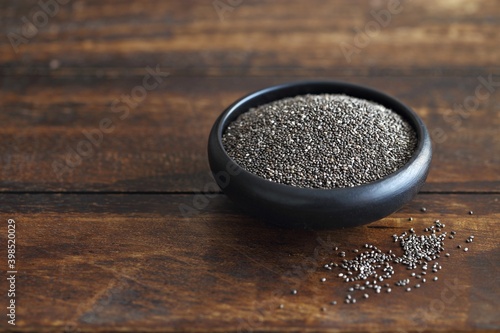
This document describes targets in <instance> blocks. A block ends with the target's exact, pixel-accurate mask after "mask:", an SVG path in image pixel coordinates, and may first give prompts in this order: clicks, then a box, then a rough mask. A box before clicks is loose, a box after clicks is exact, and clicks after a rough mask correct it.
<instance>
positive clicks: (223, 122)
mask: <svg viewBox="0 0 500 333" xmlns="http://www.w3.org/2000/svg"><path fill="white" fill-rule="evenodd" d="M312 86H330V87H331V88H344V89H347V90H350V91H354V92H358V93H360V94H368V95H370V96H376V97H377V98H379V99H380V100H383V101H390V103H391V104H393V105H395V106H396V107H397V108H394V107H388V106H387V105H385V104H384V103H383V102H381V101H379V100H370V99H367V98H364V97H357V96H352V95H351V94H349V93H343V92H323V93H307V92H306V93H299V94H295V95H287V96H284V97H281V98H278V99H276V98H272V99H269V101H268V102H265V103H259V104H258V105H259V106H260V105H264V104H267V103H270V102H272V101H276V100H279V99H282V98H288V97H294V96H299V95H306V94H345V95H348V96H351V97H355V98H359V99H365V100H369V101H372V102H375V103H377V104H380V105H383V106H385V107H386V108H388V109H390V110H391V111H393V112H396V113H397V114H399V115H400V116H401V117H403V119H405V120H406V121H407V122H408V123H409V124H410V125H411V126H412V128H413V129H414V130H415V133H416V136H417V145H416V147H415V150H414V152H413V155H412V156H411V158H410V159H409V160H408V161H407V162H406V163H405V165H403V166H402V167H401V168H399V169H398V170H396V171H394V172H392V173H390V174H388V175H386V176H384V177H382V178H380V179H377V180H375V181H372V182H369V183H366V184H361V185H356V186H351V187H335V188H309V187H298V186H294V185H288V184H282V183H277V182H274V181H271V180H267V179H265V178H262V177H260V176H258V175H256V174H254V173H251V172H250V171H247V170H246V169H245V168H243V167H242V166H240V165H239V164H238V163H237V162H236V161H235V160H234V159H232V158H231V157H230V156H229V154H228V153H227V151H226V149H225V147H224V144H223V143H222V135H223V132H224V131H225V129H226V128H227V126H228V125H229V124H230V123H231V122H232V121H234V120H235V119H236V118H237V117H238V116H239V115H240V114H242V113H244V112H248V111H249V110H250V108H253V107H256V106H252V107H250V108H248V109H247V110H245V111H243V112H239V111H241V108H242V107H244V105H245V104H248V103H250V102H252V101H254V100H255V99H258V98H261V97H262V96H266V95H270V94H273V93H276V92H287V91H289V90H292V89H301V88H307V87H312ZM214 134H216V139H217V141H216V142H217V145H218V146H219V147H218V148H219V149H220V150H221V152H223V155H224V157H225V158H226V159H227V161H228V162H231V163H233V164H234V166H236V167H237V168H238V174H239V173H243V174H244V176H245V177H246V178H248V179H251V180H252V182H257V184H259V185H260V186H263V187H273V188H274V189H275V190H277V191H280V192H281V191H286V192H287V193H294V194H295V195H297V196H302V195H304V196H310V195H313V196H315V197H330V196H332V195H333V196H336V195H342V196H343V195H346V194H348V193H350V194H353V195H355V194H358V193H360V191H363V192H364V191H367V192H372V191H375V190H378V189H379V188H380V184H386V183H388V182H391V181H392V182H394V181H396V180H398V179H399V178H400V176H401V175H402V174H405V173H406V174H408V173H411V172H410V169H411V168H412V167H413V166H414V165H415V164H421V163H423V162H425V158H424V156H422V154H423V153H424V150H425V148H426V145H428V146H430V137H429V133H428V131H427V128H426V126H425V124H424V123H423V121H422V120H421V119H420V117H419V116H418V115H417V114H416V113H415V111H413V110H412V109H411V108H410V107H408V106H407V105H406V104H404V103H402V102H401V101H400V100H398V99H396V98H395V97H392V96H390V95H388V94H386V93H384V92H381V91H379V90H377V89H373V88H371V87H367V86H364V85H360V84H355V83H350V82H344V81H338V80H303V81H294V82H288V83H283V84H278V85H273V86H270V87H267V88H263V89H259V90H256V91H254V92H251V93H249V94H247V95H245V96H243V97H241V98H239V99H238V100H236V101H235V102H233V103H232V104H231V105H229V106H228V107H227V108H226V109H225V110H224V111H223V113H222V114H221V115H220V116H219V117H218V119H217V120H216V128H215V133H214ZM429 148H430V147H429ZM429 154H430V155H432V151H431V150H429Z"/></svg>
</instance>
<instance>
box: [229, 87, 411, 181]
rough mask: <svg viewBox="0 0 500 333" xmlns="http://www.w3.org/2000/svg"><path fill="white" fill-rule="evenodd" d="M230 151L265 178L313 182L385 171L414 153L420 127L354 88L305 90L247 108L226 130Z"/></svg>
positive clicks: (351, 178)
mask: <svg viewBox="0 0 500 333" xmlns="http://www.w3.org/2000/svg"><path fill="white" fill-rule="evenodd" d="M222 142H223V145H224V148H225V149H226V151H227V153H228V154H229V156H230V157H231V158H232V159H234V160H235V161H236V162H237V163H238V164H239V165H240V166H241V167H243V168H244V169H246V170H247V171H249V172H251V173H254V174H256V175H258V176H260V177H262V178H264V179H268V180H271V181H274V182H277V183H282V184H287V185H292V186H297V187H306V188H326V189H329V188H338V187H352V186H357V185H362V184H366V183H370V182H373V181H376V180H378V179H381V178H383V177H385V176H387V175H389V174H391V173H393V172H395V171H396V170H398V169H400V168H401V167H402V166H403V165H404V164H406V163H407V162H408V160H409V159H410V158H411V156H412V154H413V152H414V150H415V147H416V144H417V138H416V133H415V130H414V129H413V128H412V127H411V125H410V124H408V123H407V122H406V121H405V120H404V119H403V118H402V117H401V116H400V115H398V114H397V113H395V112H393V111H391V110H389V109H387V108H385V107H384V106H382V105H379V104H376V103H374V102H370V101H367V100H362V99H358V98H354V97H350V96H346V95H332V94H323V95H302V96H297V97H293V98H286V99H282V100H278V101H275V102H272V103H269V104H265V105H262V106H259V107H257V108H254V109H251V110H249V111H248V112H246V113H243V114H242V115H240V116H239V117H238V119H236V120H235V121H234V122H232V123H231V124H230V125H229V126H228V128H227V129H226V131H225V133H224V134H223V137H222Z"/></svg>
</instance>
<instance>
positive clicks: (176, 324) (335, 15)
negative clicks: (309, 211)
mask: <svg viewBox="0 0 500 333" xmlns="http://www.w3.org/2000/svg"><path fill="white" fill-rule="evenodd" d="M47 1H48V0H47ZM48 2H50V1H48ZM60 2H61V3H64V2H65V1H62V0H60ZM67 2H68V3H67V4H59V5H58V7H59V8H58V9H57V10H55V11H54V13H53V14H54V15H53V16H47V24H45V25H44V26H43V27H40V28H37V29H35V30H33V27H31V30H30V29H28V28H29V26H27V25H26V23H25V22H24V21H25V20H24V18H26V19H27V20H28V21H30V22H33V17H37V15H38V16H40V14H37V13H39V12H40V10H41V9H40V7H39V4H37V3H38V2H37V1H14V0H13V1H2V2H0V32H1V35H2V38H1V39H0V124H1V128H0V143H1V144H0V217H1V223H2V224H1V227H0V230H1V233H0V239H1V243H0V245H1V248H0V253H1V257H0V269H1V270H2V272H6V271H7V270H8V269H7V248H6V240H7V220H8V219H14V220H15V221H16V226H17V229H16V241H17V254H16V255H17V258H16V259H17V271H18V273H17V280H16V287H17V292H16V302H17V303H16V304H17V312H16V315H17V317H16V326H12V325H9V324H8V323H7V319H8V318H7V317H6V313H7V312H6V306H7V305H8V301H9V299H8V298H7V291H8V287H9V286H8V283H7V281H6V280H5V279H2V281H3V282H2V283H0V288H1V289H0V294H2V295H3V296H2V297H0V303H1V304H0V308H2V309H4V310H3V311H2V312H0V315H1V316H2V318H3V319H2V320H0V331H12V330H15V331H19V332H61V331H66V332H75V333H76V332H87V331H101V332H122V331H132V332H159V331H204V332H208V331H230V332H235V331H254V332H261V331H262V332H264V331H284V332H297V331H315V332H316V331H319V332H323V331H325V332H326V331H346V332H347V331H349V332H350V331H370V332H371V331H391V332H403V331H404V332H419V331H420V332H422V331H442V332H457V331H467V332H471V331H488V330H491V331H495V330H496V331H498V330H500V320H499V319H498V318H500V310H499V309H500V301H499V299H500V287H499V286H500V279H499V277H500V271H499V265H498V263H499V262H500V249H499V246H498V241H497V237H498V231H499V229H500V226H499V223H500V222H499V217H500V210H499V207H500V203H499V199H500V135H499V132H500V117H499V114H500V66H499V59H500V58H499V55H500V33H499V32H498V31H500V4H498V3H497V2H495V1H488V0H480V1H458V0H456V1H453V0H439V1H405V2H402V3H401V5H400V6H399V7H398V10H397V11H398V13H395V14H391V15H390V17H389V16H386V17H385V20H386V22H387V24H384V25H386V26H381V25H380V24H378V23H376V22H377V21H376V20H375V18H374V16H373V15H372V13H373V12H376V13H379V14H380V13H382V12H384V11H386V10H388V8H390V7H389V6H390V3H391V2H390V1H381V0H380V1H361V0H359V1H340V0H338V1H320V0H317V1H299V0H297V1H250V0H243V1H235V0H221V1H219V2H218V3H219V4H220V3H222V4H226V6H231V7H226V8H229V9H228V10H227V11H225V12H224V15H223V16H224V17H223V20H221V19H220V17H219V15H218V13H217V11H216V10H215V8H214V5H213V3H214V2H213V1H212V0H208V1H165V0H155V1H147V2H144V1H139V0H133V1H132V0H115V1H111V0H110V1H97V0H88V1H83V0H74V1H67ZM52 3H54V1H52ZM52 8H53V9H54V8H55V7H52ZM385 13H386V12H385ZM370 22H372V23H370ZM373 22H375V23H373ZM370 24H371V26H372V27H373V26H375V27H376V26H377V24H378V28H379V29H378V30H377V31H376V32H375V33H373V34H372V36H371V37H370V38H368V39H367V40H365V41H364V42H365V44H363V46H361V47H359V53H357V54H353V55H352V56H351V57H350V59H347V58H346V57H345V56H344V54H343V53H342V51H341V48H340V45H345V43H348V44H351V45H360V44H356V42H355V41H356V36H357V34H358V33H359V31H365V29H366V27H369V26H370ZM23 33H24V34H25V37H23V38H24V40H23V42H22V43H20V44H19V45H18V47H17V48H13V47H12V45H11V41H10V40H9V38H11V39H12V36H14V35H13V34H16V35H17V36H18V37H19V36H23ZM18 41H19V40H18ZM148 67H149V68H153V69H158V70H159V71H161V72H162V73H165V74H162V75H163V76H161V77H160V81H161V83H159V84H158V86H157V87H155V88H154V89H151V90H149V91H148V92H147V95H146V96H145V98H144V99H143V100H142V101H141V102H140V103H137V105H133V106H132V107H130V108H129V109H128V111H127V112H126V113H125V111H124V109H121V110H117V109H116V104H114V103H116V102H115V101H117V100H118V101H119V100H120V99H121V98H122V96H124V95H129V94H131V92H132V91H134V88H136V87H140V86H142V85H143V78H144V76H145V75H147V73H148V70H147V68H148ZM167 72H168V75H167V74H166V73H167ZM317 78H321V79H335V80H343V81H349V82H354V83H360V84H364V85H368V86H371V87H374V88H378V89H380V90H383V91H385V92H387V93H389V94H391V95H393V96H395V97H397V98H398V99H400V100H401V101H403V102H404V103H405V104H407V105H409V106H410V107H412V108H413V109H414V110H415V111H416V112H417V113H418V114H419V115H420V116H421V117H422V119H423V120H424V122H425V123H426V125H427V126H428V128H429V131H430V132H431V134H432V137H433V148H434V157H433V161H432V166H431V171H430V174H429V177H428V180H427V183H426V184H425V185H424V187H423V189H422V191H421V193H420V194H419V195H418V196H417V197H416V199H415V200H414V201H412V202H411V203H409V204H408V205H406V206H405V207H403V208H402V209H401V210H400V211H399V212H397V213H395V214H393V215H391V216H389V217H387V218H385V219H382V220H380V221H378V222H375V223H373V224H370V225H367V226H363V227H358V228H353V229H343V230H333V231H327V230H323V231H311V230H283V229H279V228H276V227H272V226H269V225H267V224H265V223H264V222H262V221H259V220H256V219H254V218H252V217H249V216H247V215H246V214H244V213H243V212H241V211H239V210H238V209H237V208H236V207H235V206H234V205H233V204H232V203H231V202H230V201H229V200H228V199H227V198H226V197H225V195H224V194H222V193H219V192H218V193H210V194H209V196H210V198H208V200H206V201H200V199H201V198H202V197H204V196H205V194H206V193H205V190H206V188H207V186H208V185H207V184H210V183H211V182H212V179H211V176H210V174H209V167H208V163H207V156H206V144H207V137H208V133H209V131H210V128H211V126H212V124H213V122H214V121H215V119H216V117H217V116H218V115H219V114H220V113H221V112H222V110H223V109H224V108H225V107H227V106H228V105H229V104H231V103H232V102H233V101H234V100H236V99H237V98H239V97H241V96H243V95H245V94H247V93H249V92H252V91H255V90H257V89H261V88H264V87H267V86H270V85H273V84H277V83H283V82H289V81H297V80H308V79H317ZM487 81H491V82H492V83H491V84H490V85H489V86H488V87H486V86H485V85H484V82H487ZM149 82H150V83H151V82H153V81H149ZM478 87H481V88H478ZM488 89H489V90H488ZM467 103H472V104H471V105H472V107H470V108H468V109H467V108H464V107H462V108H461V107H460V105H464V104H465V105H467ZM120 105H122V106H123V103H122V104H120ZM103 119H110V120H111V121H112V122H113V124H112V125H113V126H114V127H113V129H112V130H110V131H108V133H103V134H102V137H100V136H94V139H95V140H97V141H96V142H97V144H95V145H92V144H90V145H88V146H86V147H90V149H91V150H90V152H89V153H88V155H86V156H81V157H80V158H78V157H75V155H74V152H75V151H77V150H78V147H80V148H82V147H83V146H82V145H86V144H85V143H82V142H89V140H88V139H87V137H86V136H85V134H84V133H97V132H96V131H97V129H99V126H100V123H101V122H102V121H103ZM200 202H201V203H200ZM183 205H187V206H191V207H194V206H196V205H198V206H197V211H196V212H195V213H194V214H191V215H190V216H185V214H182V213H181V210H180V207H183ZM421 207H426V208H427V212H426V213H422V212H420V208H421ZM470 210H472V211H474V214H473V215H469V214H468V211H470ZM408 217H413V221H411V222H410V221H408ZM436 219H440V220H441V221H442V222H444V223H445V224H446V229H447V230H448V231H451V230H456V231H457V237H456V238H455V239H453V240H450V239H447V240H446V245H445V247H446V251H447V252H449V253H450V254H451V256H450V257H449V258H446V257H443V258H440V260H439V261H440V263H441V265H442V266H443V269H442V270H441V271H440V273H439V280H438V281H435V282H434V281H428V282H427V283H426V285H425V286H423V287H422V288H420V289H418V290H416V289H415V290H413V291H412V292H410V293H408V292H404V290H403V289H401V288H398V287H394V288H393V289H394V290H393V293H391V294H380V295H376V294H373V295H372V294H370V298H369V299H367V300H363V299H359V302H358V303H357V304H350V305H347V304H343V298H344V297H345V295H346V288H347V285H346V284H345V283H342V282H341V281H340V279H339V278H338V277H335V275H334V274H333V273H329V272H326V271H325V270H324V269H322V268H321V265H322V264H325V263H328V262H329V261H330V260H331V258H332V257H333V258H334V259H335V260H338V257H336V256H335V254H327V253H324V252H322V254H321V255H319V256H318V255H315V249H317V247H318V246H320V245H321V243H322V242H323V241H327V243H328V244H330V245H331V244H335V246H338V247H340V248H341V249H344V250H352V249H355V248H359V249H361V247H362V246H363V245H364V244H365V243H372V244H375V245H377V246H379V247H381V248H384V249H393V250H397V244H396V243H393V241H392V237H391V236H392V235H393V234H395V233H396V234H399V233H401V232H403V231H405V230H406V229H408V228H410V227H413V228H415V230H418V232H421V230H422V229H423V228H425V227H427V226H429V225H430V224H432V223H433V222H434V220H436ZM471 234H473V235H474V236H475V240H474V242H473V243H470V244H467V246H468V247H469V251H468V252H464V251H463V250H462V249H460V250H459V249H457V248H456V246H457V245H458V244H462V245H465V239H466V238H467V237H468V236H469V235H471ZM318 239H321V241H320V242H318ZM328 240H329V241H328ZM352 256H354V253H349V254H348V257H352ZM308 263H309V266H307V265H308ZM313 266H314V268H312V267H313ZM316 266H318V267H316ZM301 267H302V268H301ZM303 267H308V269H307V270H306V271H304V269H303ZM326 273H328V275H327V274H326ZM336 273H337V274H338V273H339V272H336ZM401 274H402V275H401V278H403V277H406V275H404V274H406V272H403V273H401ZM5 276H6V277H7V273H5ZM291 277H294V278H293V279H292V278H291ZM321 277H326V278H327V281H326V282H325V283H321V282H320V281H319V280H320V278H321ZM429 280H430V279H429ZM292 288H297V290H298V291H299V293H298V294H297V295H295V296H293V295H291V294H290V290H291V289H292ZM331 300H337V301H338V303H339V304H337V305H336V306H332V305H329V304H328V303H329V302H330V301H331ZM280 304H283V305H284V308H283V309H279V308H278V307H279V305H280ZM322 307H325V308H326V311H322V310H321V308H322Z"/></svg>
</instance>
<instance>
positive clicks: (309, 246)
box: [200, 194, 390, 278]
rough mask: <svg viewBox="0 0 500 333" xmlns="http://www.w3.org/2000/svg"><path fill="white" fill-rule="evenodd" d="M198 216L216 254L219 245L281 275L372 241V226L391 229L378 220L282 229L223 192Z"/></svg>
mask: <svg viewBox="0 0 500 333" xmlns="http://www.w3.org/2000/svg"><path fill="white" fill-rule="evenodd" d="M200 218H201V219H202V220H203V222H204V223H206V225H207V226H208V228H207V232H208V233H209V234H210V237H208V239H210V242H211V248H212V249H213V251H214V252H215V253H220V248H221V247H226V248H227V247H230V248H232V249H233V250H234V251H235V252H236V257H238V259H237V260H242V261H244V262H252V265H255V264H257V265H260V266H264V267H266V266H267V267H268V268H269V269H268V270H269V271H271V270H272V271H275V272H276V273H278V272H279V271H281V273H279V274H281V275H282V274H284V272H286V271H287V270H290V269H293V267H294V266H297V265H301V264H302V263H304V262H309V265H310V266H311V267H312V266H314V267H315V268H314V270H316V269H319V268H320V267H321V266H322V265H324V263H325V262H327V261H329V260H330V259H331V258H332V257H334V256H335V257H338V251H340V250H342V249H344V250H345V249H348V248H351V249H352V248H355V247H357V246H358V247H359V246H361V245H362V244H364V243H365V242H366V241H368V240H370V241H373V240H374V239H373V237H374V234H373V232H372V230H373V229H380V230H381V232H382V231H383V229H385V228H390V227H387V226H385V225H379V224H377V223H375V224H372V225H365V226H358V227H351V228H340V229H311V228H307V229H304V228H301V229H300V228H283V227H279V226H276V225H273V224H272V223H270V222H269V221H267V220H265V219H262V218H259V217H256V216H251V215H249V214H248V213H247V212H245V211H243V210H241V209H240V208H239V207H238V206H237V205H236V204H235V203H233V202H232V201H231V200H230V199H229V198H227V197H226V196H225V195H223V194H220V195H218V196H217V197H216V198H214V199H213V200H212V201H211V202H210V206H209V210H208V211H207V212H206V213H204V214H202V216H200ZM385 233H387V231H385ZM376 234H378V232H377V233H376ZM388 240H389V237H388ZM221 241H222V242H221ZM375 243H376V242H375ZM335 248H338V251H335ZM270 267H273V268H270ZM266 278H268V277H266Z"/></svg>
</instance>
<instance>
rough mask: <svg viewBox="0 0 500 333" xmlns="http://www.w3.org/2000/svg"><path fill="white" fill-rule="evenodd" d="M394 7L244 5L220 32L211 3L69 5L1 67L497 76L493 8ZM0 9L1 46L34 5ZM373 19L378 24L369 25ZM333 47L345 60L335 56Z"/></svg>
mask: <svg viewBox="0 0 500 333" xmlns="http://www.w3.org/2000/svg"><path fill="white" fill-rule="evenodd" d="M225 3H227V2H225ZM401 3H402V4H401V6H399V7H397V8H394V9H392V7H391V11H392V13H393V14H390V12H388V9H389V8H390V7H389V2H388V1H363V0H358V1H347V2H346V1H328V2H325V1H321V0H314V1H308V2H307V3H305V2H303V1H300V0H296V1H284V0H281V1H267V2H266V1H251V0H245V1H244V2H242V3H241V5H239V6H235V7H234V8H229V10H228V11H226V12H225V13H224V20H223V21H221V20H220V19H219V16H218V14H217V11H216V10H215V9H214V6H213V2H212V1H175V0H174V1H164V0H154V1H148V3H144V2H142V1H140V0H133V1H113V2H112V3H109V2H102V1H98V0H89V1H85V2H83V1H71V2H70V3H69V4H67V5H61V6H60V8H59V10H58V11H56V12H55V15H54V17H50V18H49V19H48V23H47V24H46V25H44V26H43V27H42V26H40V29H34V30H33V31H34V32H33V33H32V35H33V36H31V35H30V34H29V31H28V32H25V36H26V40H25V43H24V42H23V43H20V42H15V44H19V46H18V52H17V53H16V52H14V49H13V47H12V46H11V43H10V42H9V39H8V38H2V39H1V40H0V43H1V44H0V68H2V72H3V73H20V72H26V71H27V72H40V71H41V72H44V71H46V70H48V69H49V68H50V64H51V62H52V61H53V60H57V62H52V64H53V65H54V64H58V65H56V67H62V68H63V69H73V70H74V69H78V68H83V69H84V70H88V68H89V67H90V68H91V69H92V68H94V69H95V68H98V69H103V68H104V69H107V68H117V69H118V72H120V73H122V74H125V73H127V72H129V71H130V70H136V69H139V70H140V69H141V68H142V67H144V66H146V65H148V64H157V63H158V64H161V65H162V66H163V67H171V68H174V69H176V70H177V71H178V72H179V73H184V74H186V73H195V74H204V75H227V74H230V75H275V74H282V75H283V74H285V75H286V74H287V73H290V71H292V72H295V73H301V74H302V75H306V74H307V73H309V75H310V74H311V73H319V74H321V73H325V70H326V71H328V72H329V74H330V75H349V74H352V73H358V74H359V73H361V74H365V75H366V74H369V73H371V72H377V73H381V72H386V71H396V72H399V73H407V74H416V75H419V74H422V73H423V72H427V73H430V74H439V73H443V72H445V73H450V74H455V75H456V74H460V73H464V72H465V73H469V74H470V72H471V71H472V72H477V70H480V68H481V67H482V68H489V70H496V71H497V72H498V70H499V67H498V59H497V55H498V53H499V52H500V39H499V38H500V37H499V35H498V34H497V31H498V29H499V28H500V27H499V25H500V23H499V22H500V10H499V6H498V4H497V3H496V2H494V1H488V0H478V1H474V2H470V1H469V2H467V1H444V0H440V1H433V2H425V1H424V2H415V1H414V2H409V1H406V2H404V1H402V2H401ZM0 6H1V7H0V22H1V25H0V30H1V31H2V32H3V34H4V35H6V37H8V34H11V33H16V34H18V35H20V36H21V35H22V33H23V30H22V29H23V27H24V26H26V24H24V23H23V21H22V18H23V17H26V18H27V19H28V20H29V21H31V22H33V21H34V20H33V15H36V14H37V13H39V12H40V8H39V7H38V5H37V4H36V2H35V1H15V2H14V1H9V2H2V4H0ZM372 11H374V12H376V13H382V12H384V11H385V13H386V14H387V13H389V15H388V16H387V15H386V16H380V15H381V14H380V15H379V16H378V17H379V18H378V20H379V21H380V22H381V23H378V22H379V21H377V20H376V19H375V16H373V15H372V14H371V12H372ZM40 22H42V23H43V18H42V19H40ZM368 29H372V30H368ZM24 30H26V28H25V29H24ZM366 31H370V32H369V35H370V36H369V37H365V36H367V35H366V34H365V32H366ZM372 31H373V33H372ZM341 44H342V45H344V46H345V47H346V48H352V50H353V52H354V53H353V54H352V55H351V56H347V57H346V56H345V55H344V53H345V54H347V53H348V52H349V51H342V49H341V47H340V46H341ZM346 45H349V46H346ZM430 53H431V54H432V56H429V54H430ZM348 58H349V59H348ZM478 66H480V67H478ZM73 73H74V71H73Z"/></svg>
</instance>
